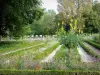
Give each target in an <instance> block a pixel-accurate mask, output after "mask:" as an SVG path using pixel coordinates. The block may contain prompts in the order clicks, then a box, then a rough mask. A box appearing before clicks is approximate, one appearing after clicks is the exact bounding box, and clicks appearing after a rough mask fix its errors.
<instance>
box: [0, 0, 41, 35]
mask: <svg viewBox="0 0 100 75" xmlns="http://www.w3.org/2000/svg"><path fill="white" fill-rule="evenodd" d="M42 14H43V9H41V8H40V0H28V1H26V0H19V1H17V0H10V1H8V0H4V1H3V0H1V2H0V26H1V28H0V36H7V35H8V36H14V37H20V36H23V35H24V34H23V33H24V31H25V28H27V25H28V24H31V23H32V22H33V21H34V19H36V20H37V19H39V18H40V17H41V15H42Z"/></svg>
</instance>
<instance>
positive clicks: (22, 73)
mask: <svg viewBox="0 0 100 75" xmlns="http://www.w3.org/2000/svg"><path fill="white" fill-rule="evenodd" d="M0 75H100V72H99V71H94V72H93V71H59V70H58V71H52V70H47V71H45V70H44V71H32V70H0Z"/></svg>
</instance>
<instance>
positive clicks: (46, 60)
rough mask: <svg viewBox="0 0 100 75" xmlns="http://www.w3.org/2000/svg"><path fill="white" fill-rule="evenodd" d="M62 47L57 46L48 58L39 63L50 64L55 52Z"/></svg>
mask: <svg viewBox="0 0 100 75" xmlns="http://www.w3.org/2000/svg"><path fill="white" fill-rule="evenodd" d="M61 46H62V45H59V46H58V47H57V48H56V49H55V50H54V51H53V52H52V53H51V54H50V55H49V56H47V57H46V58H45V59H43V60H42V61H41V62H51V61H52V59H53V57H54V56H55V54H56V52H57V51H58V50H60V48H61Z"/></svg>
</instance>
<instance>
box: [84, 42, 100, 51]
mask: <svg viewBox="0 0 100 75" xmlns="http://www.w3.org/2000/svg"><path fill="white" fill-rule="evenodd" d="M86 42H87V43H89V44H90V45H92V46H94V47H96V48H98V49H99V50H100V45H99V44H97V43H95V42H93V41H90V40H89V41H86Z"/></svg>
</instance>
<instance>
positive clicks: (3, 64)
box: [0, 44, 46, 69]
mask: <svg viewBox="0 0 100 75" xmlns="http://www.w3.org/2000/svg"><path fill="white" fill-rule="evenodd" d="M45 46H46V45H45V44H41V45H38V46H35V47H34V48H31V49H28V50H22V51H18V52H16V53H11V54H8V55H5V56H1V57H0V68H3V69H13V68H14V69H24V68H29V66H28V65H32V64H34V63H37V61H33V58H34V56H35V54H36V53H37V52H38V51H39V48H42V47H45ZM24 66H26V67H24ZM32 68H33V66H32Z"/></svg>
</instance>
